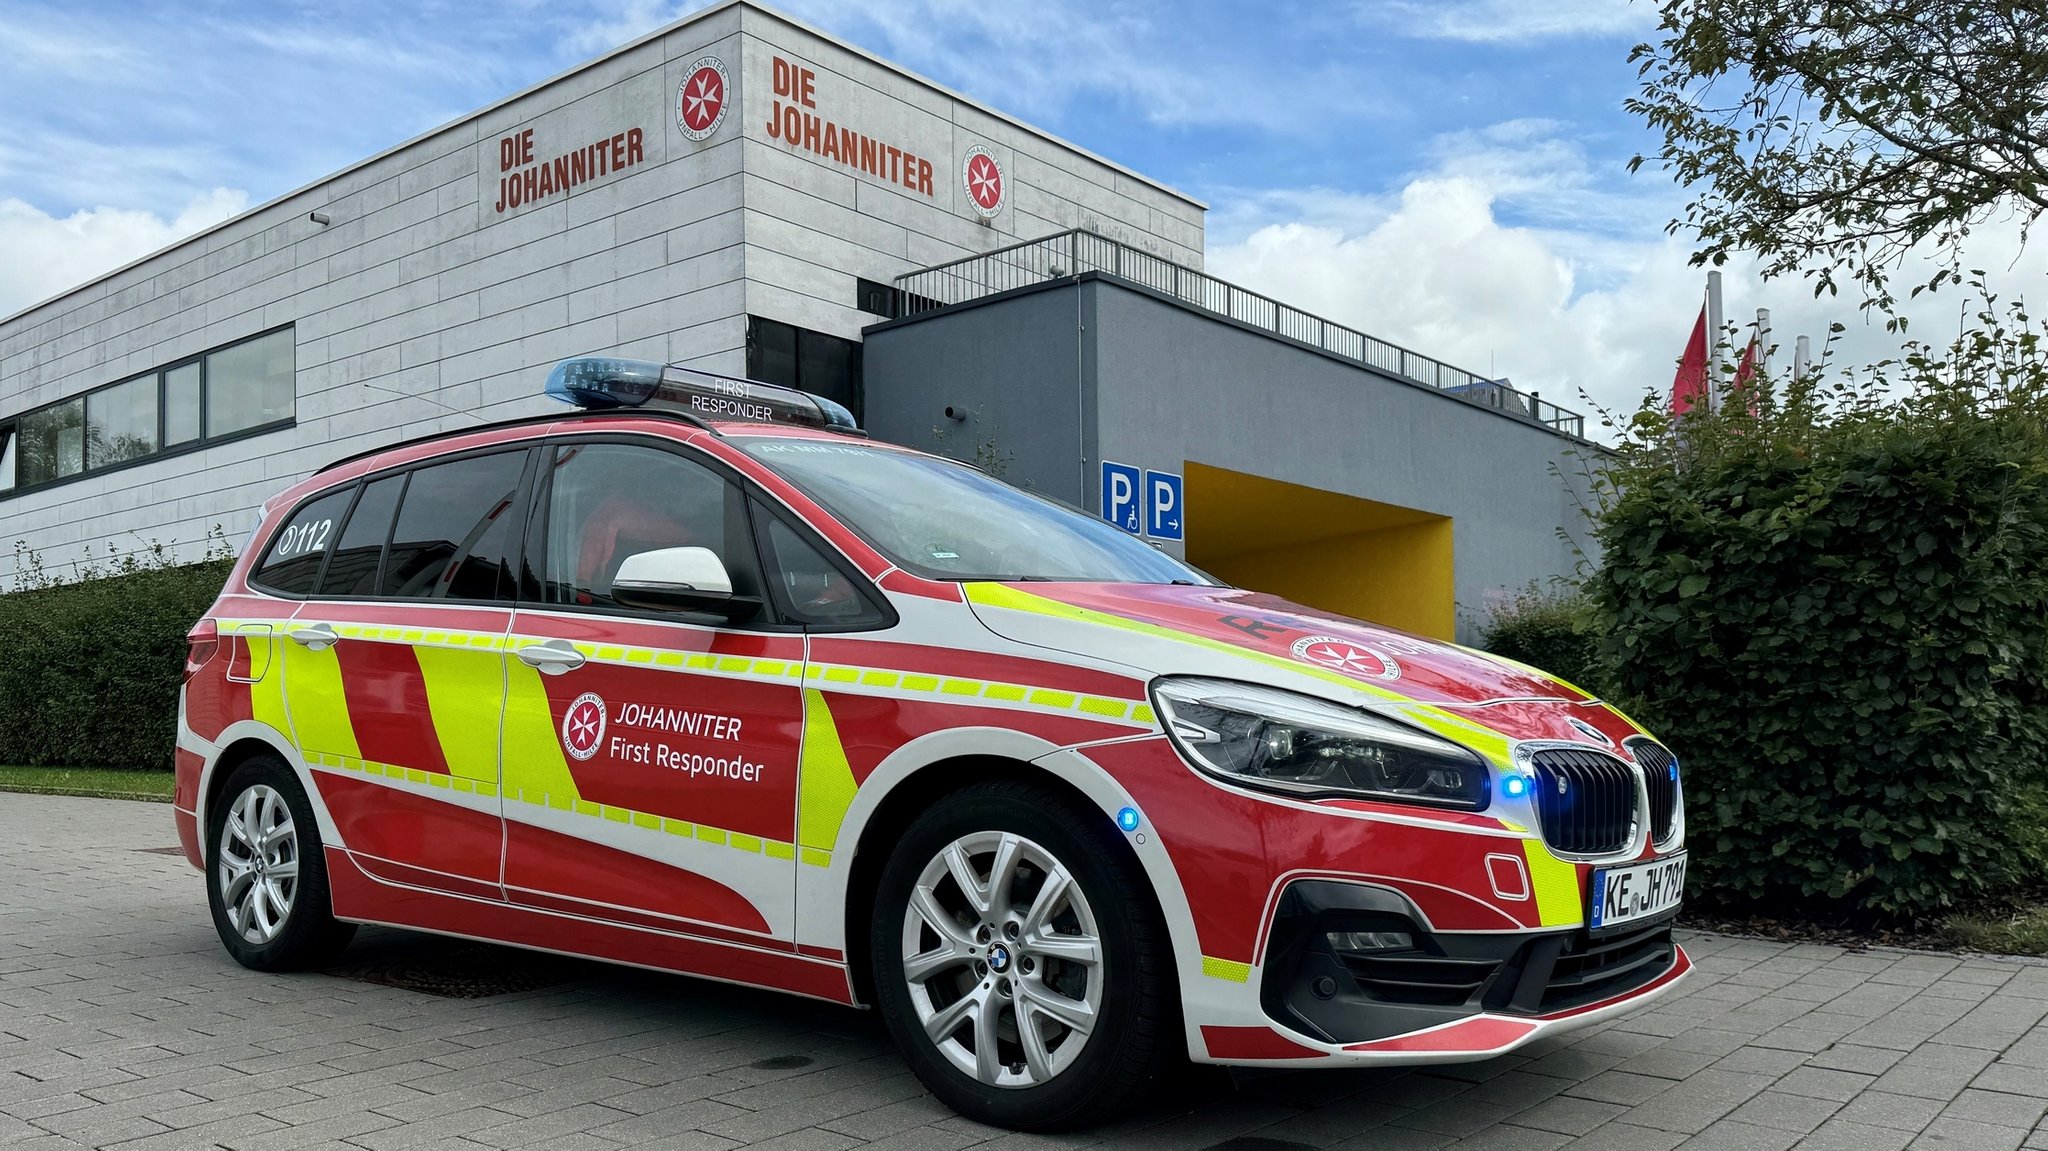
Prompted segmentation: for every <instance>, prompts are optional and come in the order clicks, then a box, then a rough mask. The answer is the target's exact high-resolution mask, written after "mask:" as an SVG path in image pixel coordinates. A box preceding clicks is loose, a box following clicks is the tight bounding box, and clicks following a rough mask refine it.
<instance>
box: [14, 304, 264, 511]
mask: <svg viewBox="0 0 2048 1151" xmlns="http://www.w3.org/2000/svg"><path fill="white" fill-rule="evenodd" d="M296 360H297V346H296V343H295V338H294V333H293V330H292V329H291V328H282V329H279V330H277V331H274V332H266V333H264V334H263V335H260V336H256V337H253V338H251V339H247V340H243V341H241V342H239V343H234V344H228V345H226V346H224V347H219V348H215V349H213V350H211V351H208V352H206V353H204V354H202V355H200V356H199V357H198V358H196V359H192V360H187V361H185V362H183V363H180V364H177V365H175V366H173V367H170V368H165V369H163V370H161V371H155V372H150V373H149V374H147V375H142V376H136V377H134V378H133V379H127V380H122V381H120V382H119V383H114V384H108V385H107V386H105V387H102V388H96V389H94V390H92V391H90V392H87V393H85V394H84V395H82V396H74V397H72V398H71V399H68V400H60V401H58V402H57V403H54V404H48V405H45V406H43V407H40V408H37V409H36V410H34V411H31V412H24V413H22V414H21V415H20V416H18V417H15V418H14V419H12V420H0V492H12V491H21V490H26V489H29V488H34V487H38V486H41V485H43V484H50V483H56V482H58V481H60V480H66V479H70V478H72V477H74V476H79V475H86V474H89V473H92V472H96V471H102V470H104V469H107V468H113V467H119V466H120V465H122V464H126V463H130V462H133V461H136V460H146V459H149V458H151V457H153V456H157V455H160V454H163V453H165V452H172V451H183V450H187V449H190V448H195V447H199V446H201V445H203V444H206V443H210V442H212V441H215V440H219V439H222V438H225V437H228V436H234V435H241V434H245V433H248V432H251V431H261V430H265V429H268V428H276V427H282V426H285V425H287V424H289V423H291V421H292V419H293V417H294V411H295V406H296V404H297V394H298V382H297V369H296Z"/></svg>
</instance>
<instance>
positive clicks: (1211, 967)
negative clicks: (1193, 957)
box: [1202, 955, 1252, 983]
mask: <svg viewBox="0 0 2048 1151" xmlns="http://www.w3.org/2000/svg"><path fill="white" fill-rule="evenodd" d="M1202 974H1204V975H1206V976H1208V977H1209V978H1211V979H1227V980H1229V981H1230V982H1232V983H1249V982H1251V978H1252V965H1251V964H1249V963H1239V962H1237V961H1235V960H1231V959H1218V958H1216V957H1215V956H1213V955H1204V956H1202Z"/></svg>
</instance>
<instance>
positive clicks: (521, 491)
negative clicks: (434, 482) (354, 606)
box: [249, 440, 543, 611]
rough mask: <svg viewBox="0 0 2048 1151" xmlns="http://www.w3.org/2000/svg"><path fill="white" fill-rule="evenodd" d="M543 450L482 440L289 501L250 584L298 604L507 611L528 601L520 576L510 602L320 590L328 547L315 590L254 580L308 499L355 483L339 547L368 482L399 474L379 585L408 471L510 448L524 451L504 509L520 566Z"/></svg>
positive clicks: (337, 535) (338, 529) (536, 444)
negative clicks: (303, 592) (401, 482)
mask: <svg viewBox="0 0 2048 1151" xmlns="http://www.w3.org/2000/svg"><path fill="white" fill-rule="evenodd" d="M542 449H543V442H542V441H539V440H512V441H510V442H507V443H497V444H482V445H479V446H477V447H474V448H468V449H465V450H463V451H459V452H449V453H447V454H445V455H436V456H428V457H425V458H424V459H417V460H409V461H407V462H405V463H402V464H393V465H392V466H390V467H387V468H379V469H378V470H376V471H373V472H365V473H363V474H362V475H359V476H356V477H354V478H352V479H350V480H347V481H346V482H344V483H338V484H334V485H331V486H329V487H325V488H321V489H320V490H319V491H316V492H310V493H308V494H307V495H306V496H305V497H303V498H302V499H300V500H299V502H298V503H295V504H293V505H292V509H291V511H289V512H287V513H285V516H284V518H282V519H280V520H278V521H277V525H278V530H277V531H276V532H273V533H272V534H271V535H270V536H269V537H268V538H266V539H265V540H264V541H263V551H262V553H261V555H260V557H259V558H258V559H257V561H256V562H255V563H254V564H253V565H251V566H250V568H249V586H250V587H252V588H255V589H256V590H257V591H260V592H262V593H263V594H264V595H267V596H272V597H274V598H277V599H283V600H293V601H296V602H302V603H303V602H312V601H315V600H317V601H319V602H321V603H382V604H453V605H456V606H459V607H485V608H502V609H504V610H507V611H510V610H511V609H512V608H513V606H514V605H523V604H526V603H527V602H529V601H528V598H527V589H526V586H525V581H524V579H523V576H522V577H520V578H518V579H517V581H516V582H518V583H519V591H518V596H517V598H515V599H510V600H504V599H457V598H454V597H452V596H450V597H447V598H439V599H421V598H419V597H416V596H395V595H383V594H373V595H328V594H326V593H325V592H324V591H323V590H322V589H324V588H325V587H326V586H327V568H328V565H329V563H331V562H332V561H333V559H334V548H331V547H330V548H329V549H328V550H327V554H326V555H325V556H323V557H322V558H321V560H320V572H319V574H318V575H316V576H314V578H313V590H312V592H311V593H309V594H306V595H299V594H297V593H295V592H287V591H279V590H277V589H275V588H271V587H268V586H266V585H264V584H263V583H261V582H259V581H258V580H257V579H256V573H258V572H259V571H261V570H262V569H263V565H264V564H265V563H268V562H269V560H270V552H271V550H272V549H273V548H275V547H276V546H277V541H278V539H279V537H281V536H282V535H283V534H284V531H283V529H284V526H285V525H286V524H289V523H291V522H292V518H293V517H295V516H297V515H298V514H299V513H300V512H301V511H303V510H305V507H306V505H308V504H310V503H312V502H313V501H314V500H317V499H320V498H322V497H324V496H329V495H332V494H334V493H335V492H338V491H341V490H343V489H345V488H349V487H353V488H354V489H355V493H354V495H353V496H351V497H350V499H349V505H348V512H347V514H345V515H344V516H342V518H341V520H340V522H339V523H338V524H337V525H336V526H335V529H334V542H335V544H336V545H337V546H339V544H340V543H341V537H342V534H343V533H345V532H347V531H348V527H349V521H350V520H352V519H354V518H355V514H356V508H357V507H359V506H361V504H362V502H363V493H364V492H366V491H368V490H369V487H370V485H371V484H373V483H375V482H377V481H378V480H381V479H385V478H388V477H390V476H402V477H404V479H405V484H404V486H403V487H401V488H400V489H399V493H398V503H397V504H396V505H394V506H393V508H392V514H391V523H390V524H389V525H388V526H386V527H385V529H384V547H383V549H382V550H381V551H380V552H379V553H378V556H377V586H379V587H382V585H383V578H384V564H385V563H386V562H387V561H388V560H389V558H390V555H391V536H392V534H393V533H394V532H396V531H397V530H398V513H399V511H400V510H401V509H403V508H404V507H405V496H406V493H407V492H408V491H410V490H411V488H412V474H413V473H414V472H417V471H419V470H420V469H422V468H430V467H433V466H434V465H436V464H449V463H455V462H457V461H460V460H466V459H470V458H472V457H475V456H491V455H510V454H511V453H513V452H523V453H525V455H526V459H525V461H524V462H523V463H522V464H521V465H520V472H519V487H518V490H517V491H515V492H514V493H513V495H512V511H511V512H510V513H508V514H512V515H516V516H518V517H519V519H518V520H517V521H516V522H515V523H514V524H513V525H511V530H512V532H513V533H514V534H513V536H512V539H513V541H514V546H511V547H509V548H508V549H507V554H508V556H509V557H510V558H511V559H513V560H514V561H516V562H521V563H522V566H523V561H524V549H523V548H522V547H519V546H516V545H517V543H518V541H520V540H523V539H525V538H526V533H527V532H528V530H529V529H530V527H531V523H532V521H533V519H534V518H535V517H534V515H533V510H534V508H533V501H534V496H535V493H536V492H537V491H538V489H539V486H540V485H539V482H538V476H537V473H538V471H539V467H538V460H539V458H540V452H541V451H542Z"/></svg>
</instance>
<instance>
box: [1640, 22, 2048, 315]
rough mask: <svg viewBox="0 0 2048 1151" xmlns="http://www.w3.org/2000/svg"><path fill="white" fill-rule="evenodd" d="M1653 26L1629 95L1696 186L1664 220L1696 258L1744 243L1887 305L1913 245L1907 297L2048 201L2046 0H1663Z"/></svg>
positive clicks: (1770, 272)
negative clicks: (1636, 91) (1919, 263)
mask: <svg viewBox="0 0 2048 1151" xmlns="http://www.w3.org/2000/svg"><path fill="white" fill-rule="evenodd" d="M1661 32H1662V37H1663V38H1662V39H1661V40H1659V41H1658V42H1656V43H1654V44H1640V45H1638V46H1637V47H1636V48H1635V50H1634V52H1633V53H1632V54H1631V56H1630V59H1631V60H1633V61H1636V62H1637V63H1638V64H1639V65H1640V71H1639V75H1640V77H1641V93H1640V95H1639V96H1637V97H1635V98H1632V99H1630V100H1628V101H1627V104H1626V107H1627V109H1628V110H1629V111H1630V112H1631V113H1633V114H1635V115H1638V116H1641V117H1642V118H1643V119H1644V120H1645V121H1646V122H1647V123H1648V124H1649V125H1650V126H1651V127H1652V128H1653V129H1655V130H1657V131H1658V132H1660V133H1661V134H1662V135H1663V137H1664V144H1663V147H1662V148H1661V149H1659V151H1658V152H1657V155H1656V159H1657V160H1658V161H1659V162H1660V163H1661V166H1662V167H1663V168H1664V169H1665V170H1667V171H1669V172H1671V173H1672V175H1673V177H1674V178H1675V179H1676V180H1677V181H1678V182H1679V183H1680V184H1683V185H1684V186H1685V187H1686V188H1687V189H1688V190H1689V191H1690V193H1691V195H1692V199H1691V200H1690V202H1688V203H1687V205H1686V207H1685V211H1684V214H1683V215H1682V216H1681V217H1680V218H1679V219H1676V220H1673V221H1672V222H1671V225H1670V230H1671V231H1672V232H1674V233H1676V232H1678V231H1680V230H1688V231H1691V232H1692V233H1694V234H1695V235H1696V236H1697V241H1698V245H1699V246H1698V248H1697V249H1696V250H1695V252H1694V253H1693V263H1694V264H1696V265H1698V264H1712V265H1719V264H1722V263H1725V262H1726V261H1727V259H1728V257H1729V255H1730V254H1731V253H1734V252H1738V251H1748V252H1752V253H1754V254H1756V255H1757V256H1758V257H1759V258H1760V259H1761V260H1762V261H1763V270H1764V274H1765V275H1766V276H1778V275H1784V274H1787V273H1794V272H1797V273H1801V274H1804V275H1805V276H1807V277H1808V278H1809V279H1811V280H1812V282H1813V286H1814V294H1815V295H1820V294H1821V293H1823V292H1826V293H1831V294H1832V293H1834V292H1836V291H1838V290H1839V289H1840V286H1841V283H1842V282H1843V281H1846V282H1848V283H1851V284H1855V285H1858V286H1860V287H1861V289H1862V291H1863V295H1864V300H1865V304H1866V306H1875V307H1877V308H1879V309H1880V310H1882V311H1885V312H1888V313H1889V312H1891V311H1892V310H1893V306H1894V305H1895V304H1896V302H1897V301H1896V297H1895V296H1894V294H1893V292H1892V290H1891V288H1890V279H1891V275H1892V273H1893V272H1895V271H1896V270H1897V269H1898V267H1899V266H1900V264H1901V263H1902V261H1903V260H1904V259H1905V258H1906V256H1907V254H1908V253H1909V252H1912V251H1914V250H1916V249H1920V250H1925V251H1928V252H1930V253H1931V254H1932V255H1933V256H1934V257H1935V262H1936V265H1937V271H1936V272H1935V274H1934V275H1933V276H1931V277H1930V278H1929V279H1928V280H1927V281H1925V282H1919V283H1915V284H1913V285H1912V288H1911V292H1912V294H1913V295H1918V294H1919V293H1921V292H1923V291H1929V290H1932V289H1934V288H1937V287H1939V286H1940V285H1942V284H1944V283H1960V282H1961V278H1962V275H1963V267H1962V254H1961V246H1962V244H1963V242H1964V240H1965V238H1966V237H1968V236H1969V235H1970V233H1971V231H1972V229H1974V228H1977V227H1979V226H1981V225H1983V224H1986V223H1989V222H1992V221H1997V220H2017V221H2018V223H2019V225H2020V234H2021V244H2022V245H2024V243H2025V237H2026V233H2027V230H2028V229H2029V227H2030V226H2031V225H2032V224H2033V222H2034V221H2035V220H2036V219H2038V218H2039V217H2040V215H2041V214H2042V212H2044V211H2048V5H2044V4H2042V3H2041V2H2040V0H1810V2H1802V0H1664V3H1663V5H1662V23H1661ZM1649 160H1650V157H1648V156H1641V155H1639V156H1637V157H1635V158H1634V160H1632V161H1631V162H1630V170H1631V171H1633V170H1636V169H1639V168H1640V167H1642V166H1643V165H1644V164H1645V163H1647V162H1648V161H1649ZM2015 254H2017V253H2015ZM1893 322H1894V323H1895V324H1896V323H1898V322H1899V321H1897V320H1896V319H1894V321H1893Z"/></svg>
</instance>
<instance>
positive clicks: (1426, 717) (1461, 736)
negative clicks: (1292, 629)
mask: <svg viewBox="0 0 2048 1151" xmlns="http://www.w3.org/2000/svg"><path fill="white" fill-rule="evenodd" d="M964 588H965V591H966V594H967V599H968V601H969V602H971V603H975V604H979V605H981V606H983V607H993V608H1007V609H1009V610H1011V611H1019V612H1025V613H1027V614H1030V615H1041V616H1051V617H1053V618H1055V619H1066V620H1074V621H1076V622H1080V623H1090V624H1099V625H1102V626H1104V627H1113V628H1118V629H1120V630H1123V631H1129V632H1135V633H1137V634H1139V635H1145V636H1151V637H1153V638H1155V639H1166V640H1172V641H1174V642H1176V643H1185V644H1191V645H1193V646H1195V647H1200V648H1204V649H1207V650H1209V651H1216V652H1222V653H1224V654H1227V655H1233V656H1236V657H1238V658H1240V659H1249V660H1252V661H1254V662H1256V663H1262V664H1265V665H1266V666H1268V667H1275V668H1282V669H1284V670H1286V671H1290V672H1294V673H1296V674H1299V675H1306V676H1310V677H1311V678H1314V679H1319V680H1323V681H1325V682H1327V683H1333V684H1336V685H1338V686H1340V687H1343V688H1345V689H1347V690H1349V691H1356V692H1363V693H1364V694H1366V695H1369V696H1372V697H1373V698H1375V699H1378V700H1381V701H1383V702H1386V703H1389V704H1393V705H1395V707H1396V708H1397V709H1398V710H1399V711H1400V712H1401V713H1402V714H1403V715H1404V716H1406V717H1407V718H1409V719H1411V720H1413V721H1414V722H1416V723H1418V724H1421V725H1422V726H1424V727H1426V728H1428V729H1429V730H1431V731H1433V732H1435V733H1437V734H1438V735H1441V736H1443V737H1444V738H1446V739H1449V740H1454V741H1456V742H1457V743H1460V744H1462V745H1464V746H1466V747H1469V748H1472V749H1473V750H1474V751H1478V752H1480V753H1481V754H1484V755H1489V756H1491V757H1492V758H1493V759H1495V760H1496V761H1498V762H1500V763H1506V762H1508V745H1509V740H1508V738H1507V736H1505V735H1503V734H1501V733H1500V732H1498V731H1495V730H1494V729H1492V728H1490V727H1487V726H1485V725H1483V724H1479V723H1474V722H1472V721H1471V720H1469V719H1466V718H1465V717H1463V716H1460V715H1455V714H1452V713H1450V712H1447V711H1444V710H1442V709H1440V708H1436V707H1432V706H1430V705H1428V704H1425V703H1418V702H1416V701H1415V700H1412V699H1409V698H1408V697H1407V696H1404V695H1401V694H1400V693H1399V692H1395V691H1391V690H1389V689H1387V688H1384V687H1380V686H1379V685H1377V684H1372V683H1366V682H1364V681H1361V680H1356V679H1352V678H1351V677H1350V676H1347V675H1341V674H1339V673H1337V672H1334V671H1331V670H1329V669H1327V668H1320V667H1316V666H1315V665H1314V664H1308V663H1302V662H1300V661H1299V660H1292V659H1286V658H1284V657H1281V656H1277V655H1271V654H1268V653H1266V652H1262V651H1253V650H1251V649H1250V648H1244V647H1239V646H1237V645H1236V644H1231V643H1225V642H1223V641H1222V640H1216V639H1210V638H1209V637H1207V636H1202V635H1196V634H1194V633H1193V632H1186V631H1181V630H1179V629H1177V628H1170V627H1165V626H1163V625H1160V624H1152V623H1145V622H1142V621H1140V620H1134V619H1125V618H1124V617H1123V616H1119V615H1111V614H1110V613H1108V612H1100V611H1094V610H1091V609H1089V608H1081V607H1075V606H1073V605H1072V604H1064V603H1060V602H1059V601H1058V600H1053V599H1048V598H1046V597H1045V596H1041V595H1033V594H1032V593H1030V592H1026V591H1019V590H1017V589H1016V588H1012V587H1005V586H1004V585H1002V584H995V583H970V584H966V585H964Z"/></svg>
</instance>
